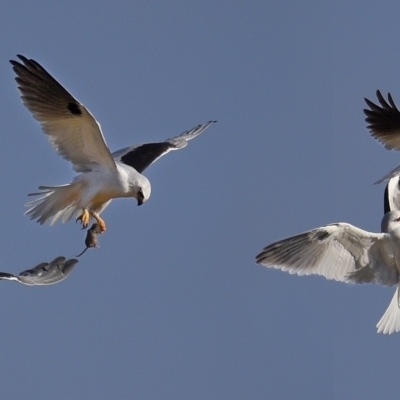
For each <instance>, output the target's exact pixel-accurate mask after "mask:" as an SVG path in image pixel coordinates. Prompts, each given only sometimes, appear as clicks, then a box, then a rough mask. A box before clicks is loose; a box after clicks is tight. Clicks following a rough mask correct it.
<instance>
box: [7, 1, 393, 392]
mask: <svg viewBox="0 0 400 400" xmlns="http://www.w3.org/2000/svg"><path fill="white" fill-rule="evenodd" d="M399 15H400V5H399V3H398V2H395V1H392V2H390V1H387V2H373V1H369V2H368V1H335V2H316V1H303V2H297V1H269V2H266V1H252V2H245V1H242V2H240V1H201V2H200V1H199V2H194V1H169V2H164V1H147V2H144V1H131V2H129V1H125V2H123V1H81V0H80V1H77V0H70V1H68V2H54V1H44V0H39V1H36V2H31V3H28V2H26V1H8V0H4V1H2V2H1V5H0V37H1V40H0V56H1V57H0V91H1V100H0V102H1V103H0V104H1V111H0V113H1V114H0V115H1V118H0V132H1V156H0V182H1V191H0V213H1V214H0V215H1V224H0V235H1V238H2V242H1V247H0V248H1V254H2V257H1V269H3V270H5V271H8V272H14V273H17V272H19V271H21V270H23V269H27V268H30V267H33V266H34V265H36V264H37V263H39V262H41V261H46V260H47V261H48V260H51V259H52V258H54V257H55V256H58V255H65V256H67V257H73V256H74V254H78V253H79V252H80V251H81V250H82V249H83V247H84V243H83V242H84V237H85V232H84V231H80V228H79V225H75V223H73V222H70V223H68V224H65V225H62V224H58V225H56V226H53V227H49V226H48V225H46V226H40V225H38V224H37V223H35V222H33V221H30V220H29V218H28V217H26V216H24V215H23V212H24V207H23V205H24V203H25V202H26V201H27V200H28V197H27V193H29V192H32V191H35V190H36V188H37V186H39V185H57V184H63V183H68V182H70V181H71V179H72V178H73V176H74V173H73V171H72V168H71V166H70V165H69V164H68V163H67V162H66V161H64V160H63V159H61V157H59V156H57V155H56V153H55V152H54V151H53V150H52V148H51V146H50V145H49V143H48V141H47V138H46V137H45V135H43V134H42V133H41V130H40V127H39V124H38V123H37V122H36V121H35V120H34V119H33V118H32V116H31V115H30V113H29V112H28V111H27V110H26V109H25V107H24V106H23V105H22V103H21V101H20V99H19V94H18V92H17V90H16V84H15V82H14V74H13V72H12V69H11V66H10V64H9V62H8V60H9V59H10V58H13V59H15V57H16V54H18V53H20V54H23V55H25V56H27V57H29V58H33V59H35V60H37V61H38V62H39V63H41V64H42V65H43V66H44V67H45V68H46V69H47V70H48V71H49V72H50V73H51V74H53V76H54V77H55V78H56V79H58V80H59V81H60V82H61V83H62V84H63V85H64V86H65V87H66V88H67V89H68V90H70V91H71V93H72V94H73V95H74V96H76V97H77V98H78V99H79V100H80V101H81V102H82V103H83V104H85V105H86V106H87V107H88V108H89V110H90V111H91V112H92V113H93V114H94V115H95V116H96V118H97V119H98V120H99V122H100V123H101V124H102V128H103V132H104V135H105V138H106V140H107V143H108V145H109V146H110V148H111V149H112V150H117V149H120V148H122V147H125V146H129V145H132V144H135V143H143V142H151V141H162V140H164V139H166V138H168V137H171V136H174V135H176V134H179V133H181V132H182V131H184V130H186V129H189V128H191V127H193V126H195V125H197V124H198V123H203V122H206V121H208V120H210V119H217V120H218V123H217V124H215V125H214V126H212V127H211V128H210V129H209V130H208V131H206V132H205V133H204V134H203V135H201V136H200V137H198V138H197V139H195V140H194V141H192V142H190V143H189V146H188V147H187V148H185V149H184V150H182V151H179V152H173V153H170V154H168V155H167V156H166V157H164V158H162V159H161V160H159V161H158V162H157V163H156V164H154V165H152V166H151V167H150V168H149V169H148V170H147V171H146V175H147V177H148V178H149V179H150V180H151V183H152V196H151V198H150V200H149V201H148V202H147V203H146V204H145V205H144V206H142V207H137V206H136V202H135V201H134V200H133V199H132V200H130V199H129V200H127V199H125V200H116V201H113V202H112V204H111V205H110V206H109V207H108V208H107V209H106V211H105V212H104V213H103V214H102V215H103V217H104V218H105V220H106V222H107V224H108V230H107V232H106V234H104V235H103V236H101V237H100V246H101V247H100V249H97V250H90V251H88V252H87V253H86V254H85V255H84V256H83V257H82V258H81V260H80V263H79V264H78V266H77V267H76V269H75V270H74V272H73V274H72V275H71V276H70V277H69V278H68V279H67V280H66V281H64V282H63V283H61V284H59V285H54V286H50V287H33V288H30V287H25V286H22V285H17V284H14V283H9V282H2V283H1V288H0V304H1V305H2V306H1V323H0V324H1V325H0V326H1V329H0V338H1V343H2V345H1V356H0V387H1V398H2V399H16V398H30V399H55V398H57V399H88V398H93V399H94V398H95V399H266V398H268V399H283V398H286V399H289V398H293V399H294V398H296V399H313V398H326V399H327V398H331V399H377V398H386V399H395V398H398V391H399V384H398V360H399V357H398V352H399V350H400V334H394V335H392V336H385V335H378V334H377V333H376V328H375V325H376V323H377V321H378V320H379V319H380V317H381V315H382V314H383V312H384V311H385V309H386V307H387V306H388V304H389V301H390V299H391V297H392V295H393V293H394V288H383V287H378V286H373V285H365V286H352V285H345V284H341V283H337V282H332V281H327V280H325V279H323V278H321V277H297V276H290V275H288V274H285V273H282V272H281V271H276V270H272V269H267V268H264V267H260V266H257V265H255V262H254V257H255V255H256V254H257V253H258V252H260V251H261V249H262V248H263V247H264V246H265V245H267V244H269V243H271V242H273V241H276V240H279V239H281V238H284V237H287V236H292V235H294V234H296V233H299V232H302V231H304V230H308V229H311V228H313V227H318V226H322V225H325V224H327V223H331V222H349V223H352V224H354V225H356V226H359V227H360V228H363V229H366V230H369V231H379V228H380V221H381V218H382V214H383V200H382V198H383V190H384V185H379V186H374V185H372V183H373V182H374V181H376V180H377V179H378V178H380V177H381V176H383V175H384V174H385V173H387V172H388V171H389V170H390V169H392V168H394V167H395V166H397V165H398V164H399V163H400V154H396V153H395V152H393V153H390V152H388V151H386V150H384V148H383V147H382V146H380V145H379V144H378V143H377V142H376V141H374V140H373V139H372V138H371V137H370V135H369V133H368V131H367V129H366V127H365V125H366V124H365V121H364V114H363V112H362V109H363V108H364V107H365V104H364V100H363V98H364V97H368V98H370V99H371V100H373V101H374V100H375V99H376V96H375V91H376V89H380V90H382V91H383V93H385V95H386V93H387V92H388V91H391V93H392V94H393V96H394V99H395V101H396V99H398V104H400V81H399V76H400V25H399Z"/></svg>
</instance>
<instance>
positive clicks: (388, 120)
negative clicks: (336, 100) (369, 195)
mask: <svg viewBox="0 0 400 400" xmlns="http://www.w3.org/2000/svg"><path fill="white" fill-rule="evenodd" d="M376 96H377V97H378V101H379V103H380V106H379V105H377V104H375V103H373V102H372V101H371V100H368V99H367V98H365V99H364V100H365V102H366V103H367V105H368V107H369V109H364V114H365V115H366V116H367V118H365V121H366V122H367V124H368V126H367V128H368V129H369V131H370V132H371V135H372V136H373V137H374V138H375V139H377V140H378V141H379V142H380V143H382V144H383V146H384V147H385V148H386V149H387V150H400V111H399V110H398V108H397V107H396V104H395V102H394V101H393V98H392V96H391V94H390V93H388V101H386V100H385V98H384V97H383V96H382V94H381V92H380V91H379V90H377V91H376ZM399 174H400V165H399V166H398V167H396V168H395V169H394V170H392V171H390V172H389V173H388V174H386V175H385V176H384V177H383V178H381V179H379V181H377V182H376V183H381V182H383V181H385V180H388V179H390V178H393V177H394V176H396V175H399Z"/></svg>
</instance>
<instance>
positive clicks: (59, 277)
mask: <svg viewBox="0 0 400 400" xmlns="http://www.w3.org/2000/svg"><path fill="white" fill-rule="evenodd" d="M77 262H78V260H76V259H70V260H66V259H65V257H57V258H55V259H54V260H53V261H51V262H50V263H47V262H43V263H40V264H38V265H37V266H36V267H34V268H32V269H27V270H26V271H22V272H21V273H20V274H19V275H13V274H9V273H7V272H0V279H4V280H9V281H16V282H19V283H22V284H24V285H29V286H35V285H52V284H54V283H58V282H61V281H63V280H64V279H65V278H67V277H68V275H69V274H70V273H71V272H72V270H73V269H74V267H75V265H76V264H77Z"/></svg>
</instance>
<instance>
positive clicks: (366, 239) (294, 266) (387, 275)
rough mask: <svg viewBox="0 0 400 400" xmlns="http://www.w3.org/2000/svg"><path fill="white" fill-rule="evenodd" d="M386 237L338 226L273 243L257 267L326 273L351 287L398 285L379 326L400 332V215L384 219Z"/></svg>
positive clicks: (290, 271) (381, 328)
mask: <svg viewBox="0 0 400 400" xmlns="http://www.w3.org/2000/svg"><path fill="white" fill-rule="evenodd" d="M381 228H382V233H372V232H367V231H364V230H362V229H359V228H357V227H355V226H353V225H350V224H347V223H336V224H330V225H327V226H323V227H321V228H316V229H312V230H311V231H308V232H304V233H301V234H299V235H296V236H293V237H289V238H287V239H283V240H280V241H278V242H275V243H272V244H270V245H268V246H266V247H265V248H264V250H263V251H262V252H261V253H260V254H258V255H257V256H256V262H257V264H262V265H264V266H266V267H272V268H276V269H281V270H282V271H287V272H289V273H290V274H297V275H312V274H317V275H322V276H324V277H325V278H327V279H334V280H336V281H341V282H346V283H377V284H380V285H385V286H393V285H396V284H397V289H396V292H395V294H394V296H393V298H392V301H391V302H390V304H389V307H388V308H387V310H386V311H385V313H384V315H383V316H382V318H381V319H380V321H379V322H378V324H377V328H378V333H380V332H382V333H389V334H390V333H393V332H398V331H400V291H399V287H400V278H399V276H400V211H397V210H395V211H390V212H388V213H387V214H385V216H384V217H383V219H382V226H381Z"/></svg>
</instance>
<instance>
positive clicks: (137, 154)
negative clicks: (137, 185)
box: [120, 142, 176, 173]
mask: <svg viewBox="0 0 400 400" xmlns="http://www.w3.org/2000/svg"><path fill="white" fill-rule="evenodd" d="M175 147H176V146H174V145H173V144H171V143H168V142H161V143H146V144H142V145H140V146H137V147H135V148H133V149H132V150H131V151H129V152H128V153H126V154H124V155H123V156H122V157H121V158H120V159H121V162H123V163H124V164H126V165H129V166H130V167H132V168H135V169H136V171H137V172H139V173H142V172H143V171H144V170H145V169H146V168H147V167H148V166H149V165H150V164H152V163H153V162H154V161H155V160H157V158H159V157H161V156H162V155H163V154H164V153H166V152H167V151H168V150H170V149H172V148H175Z"/></svg>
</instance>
